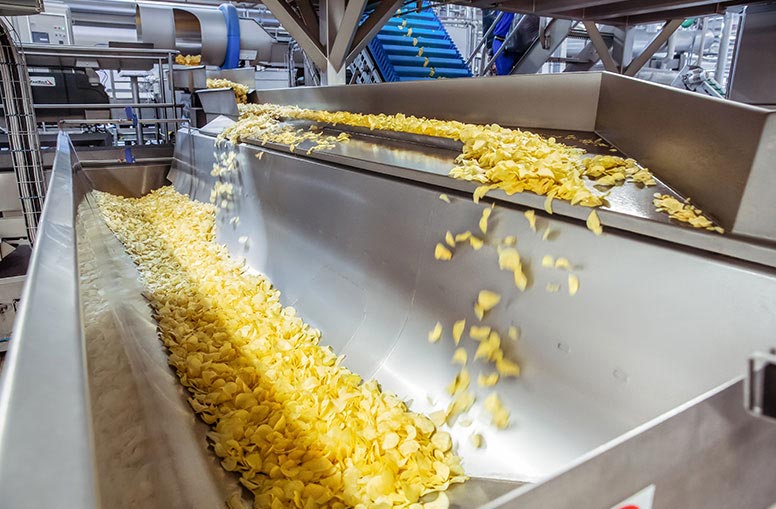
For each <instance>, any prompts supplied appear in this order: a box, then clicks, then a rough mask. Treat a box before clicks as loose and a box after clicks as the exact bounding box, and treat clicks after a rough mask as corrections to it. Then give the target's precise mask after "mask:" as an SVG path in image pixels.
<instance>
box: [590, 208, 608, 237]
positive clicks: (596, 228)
mask: <svg viewBox="0 0 776 509" xmlns="http://www.w3.org/2000/svg"><path fill="white" fill-rule="evenodd" d="M586 224H587V228H588V230H590V231H591V232H593V233H595V234H596V235H601V234H602V233H603V231H604V229H603V228H602V227H601V221H600V220H599V219H598V214H597V213H596V211H595V210H591V211H590V214H589V215H588V216H587V221H586Z"/></svg>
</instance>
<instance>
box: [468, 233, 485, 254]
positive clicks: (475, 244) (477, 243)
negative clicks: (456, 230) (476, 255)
mask: <svg viewBox="0 0 776 509" xmlns="http://www.w3.org/2000/svg"><path fill="white" fill-rule="evenodd" d="M469 244H471V246H472V248H473V249H474V250H475V251H479V250H480V249H482V245H483V244H484V242H483V241H482V239H478V238H477V237H475V236H474V235H472V236H471V237H469Z"/></svg>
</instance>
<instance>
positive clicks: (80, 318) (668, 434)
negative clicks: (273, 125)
mask: <svg viewBox="0 0 776 509" xmlns="http://www.w3.org/2000/svg"><path fill="white" fill-rule="evenodd" d="M572 91H573V94H572V93H571V92H572ZM497 96H498V97H504V98H507V99H508V100H504V101H502V102H500V103H498V104H497V103H495V102H494V101H490V100H488V98H491V97H497ZM259 100H262V101H268V102H276V103H282V104H300V105H303V106H308V107H316V108H327V109H344V110H349V111H360V112H386V113H393V112H398V111H401V112H404V113H411V114H416V115H428V116H432V115H433V116H435V117H444V118H455V119H458V120H463V121H469V122H499V123H502V124H504V125H513V126H521V127H526V128H533V129H550V130H563V131H569V130H570V131H575V132H581V133H580V136H582V133H594V134H595V135H598V136H601V137H602V138H603V139H605V140H606V141H607V142H609V143H611V144H612V145H613V146H614V147H616V148H617V149H619V150H620V151H622V152H623V153H625V154H627V155H628V156H632V157H635V158H637V159H639V160H640V161H642V162H644V163H645V164H646V165H647V166H649V167H650V168H652V169H653V171H654V172H655V174H656V175H657V177H658V178H659V179H660V180H661V182H662V183H663V184H661V185H665V186H666V187H665V189H667V190H670V192H675V193H677V194H679V195H684V194H685V193H686V194H688V195H690V196H692V197H693V199H694V201H696V202H697V203H698V204H699V205H700V206H702V207H703V208H704V209H706V210H708V211H709V212H710V213H711V214H712V215H714V216H715V217H716V218H718V219H719V220H720V221H721V223H722V224H723V226H725V227H726V228H727V229H729V230H732V233H731V234H726V235H724V236H718V235H716V234H712V233H706V232H700V231H696V230H691V229H689V228H686V227H684V226H681V225H675V224H672V223H671V222H668V221H664V220H659V219H658V220H656V218H655V217H653V216H652V212H651V210H650V209H649V208H648V207H646V206H644V205H643V204H644V203H648V201H645V198H644V196H642V195H641V194H639V193H645V194H646V196H647V197H651V194H652V192H653V191H652V190H651V189H644V190H634V191H632V195H630V196H623V199H622V200H620V201H617V200H612V202H613V203H612V207H611V210H602V211H601V212H600V215H601V219H602V222H603V223H604V228H605V233H604V235H603V236H601V237H595V236H593V235H592V234H591V233H590V232H589V231H588V230H587V229H586V227H585V225H584V221H581V220H580V219H583V218H584V217H586V215H587V213H588V209H583V208H578V207H571V206H568V205H567V204H564V203H558V202H556V204H555V207H554V208H555V211H556V213H555V214H554V215H552V216H549V215H547V214H545V213H544V212H543V211H542V207H541V204H542V202H543V199H542V198H541V197H537V196H534V195H530V194H518V195H514V196H512V197H506V196H505V195H503V193H500V192H494V193H492V194H490V195H489V197H488V200H491V201H494V202H495V204H496V207H495V211H494V213H493V218H492V230H491V231H489V239H490V240H491V241H495V240H497V239H498V238H501V237H503V236H506V235H516V236H517V238H518V246H519V249H520V252H521V256H523V257H524V258H525V259H527V260H530V261H531V263H530V271H529V272H530V276H531V280H532V285H531V288H530V289H529V291H527V292H525V293H520V292H519V291H518V290H516V289H515V288H514V284H513V283H512V280H511V277H506V278H505V277H504V276H503V272H500V271H499V270H498V264H497V259H496V253H495V248H494V247H493V246H492V245H491V246H486V247H485V248H483V249H482V250H480V251H477V252H474V251H471V250H461V251H460V252H458V253H456V256H455V257H454V259H453V260H452V261H451V262H447V263H442V262H439V261H436V260H435V259H434V257H433V248H434V244H435V243H436V242H438V241H439V240H440V239H441V238H442V237H443V235H444V232H445V231H447V230H450V231H454V232H458V231H464V230H474V229H476V227H477V222H478V220H479V217H480V213H481V209H482V207H483V206H484V205H483V204H479V205H477V204H474V203H473V202H472V201H471V192H472V190H473V188H474V186H473V185H472V184H470V183H466V182H460V181H456V180H452V179H450V178H448V177H446V176H445V175H446V172H447V170H448V169H449V166H450V161H451V158H452V157H454V150H453V149H451V148H450V147H445V146H443V145H438V146H429V145H425V144H424V143H423V140H406V139H397V138H396V137H393V138H389V137H385V136H383V135H382V134H381V133H369V134H367V133H356V134H354V136H353V140H352V141H351V142H349V143H347V144H342V145H338V146H337V147H335V148H333V149H330V150H324V151H321V152H314V153H312V154H310V155H309V156H308V155H305V154H304V150H303V149H304V147H303V146H302V147H300V150H299V152H297V153H291V152H289V151H288V147H283V146H278V145H273V146H269V145H268V146H264V147H262V146H261V145H260V144H259V143H251V142H250V141H249V142H247V143H243V144H241V145H240V146H239V147H237V148H236V149H235V150H236V151H237V161H238V171H237V173H236V175H235V176H234V180H233V184H234V185H235V197H234V203H233V204H232V205H231V206H230V207H229V208H228V210H221V211H219V214H218V217H217V224H218V240H219V241H220V242H223V243H225V244H226V245H227V246H228V247H229V250H230V252H231V254H232V255H233V256H242V257H245V258H246V260H247V262H248V263H249V264H250V266H251V267H253V268H254V269H256V270H258V271H261V272H264V273H266V274H267V275H268V276H269V277H270V278H271V280H272V281H273V283H274V284H275V285H276V286H277V287H278V288H279V289H280V290H281V291H282V292H283V299H284V303H285V304H288V305H293V306H294V307H295V308H296V309H297V310H298V311H299V313H300V315H301V316H302V317H304V318H305V320H306V321H308V322H309V323H311V324H312V325H314V326H315V327H317V328H319V329H321V330H322V331H323V341H324V342H325V343H327V344H330V345H332V346H333V347H334V349H335V351H336V352H337V353H338V354H345V355H346V356H347V357H346V365H347V366H348V367H350V368H351V369H353V370H354V371H356V372H357V373H359V374H360V375H362V376H363V377H365V378H370V377H375V378H376V379H378V380H379V381H380V382H381V384H382V386H383V387H384V388H385V389H387V390H391V391H394V392H396V393H397V394H399V395H400V396H401V397H403V398H405V399H407V400H409V401H411V408H413V409H415V410H418V411H430V410H432V408H433V407H434V405H433V404H432V403H431V402H430V401H429V397H431V399H432V400H434V401H433V403H435V404H437V405H442V404H445V403H446V399H445V398H446V393H445V386H446V385H447V384H448V383H449V382H450V380H452V378H453V376H454V375H455V373H456V368H455V367H454V366H453V365H452V364H450V358H451V356H452V352H453V349H454V345H453V344H452V342H451V341H449V338H448V340H447V341H444V340H443V341H442V342H440V343H438V344H430V343H428V342H427V341H426V339H425V338H426V334H427V332H428V330H429V329H430V328H431V327H432V326H433V324H434V323H436V321H441V322H442V323H443V324H452V322H453V321H455V320H457V319H460V318H463V317H466V318H468V319H469V321H470V322H471V321H472V320H473V319H474V315H473V312H472V302H473V300H474V299H475V296H476V292H477V291H478V290H480V289H482V288H489V289H492V290H495V291H498V292H500V293H501V294H502V295H503V296H504V302H503V304H504V305H503V306H500V307H498V308H497V309H494V310H493V312H491V314H490V315H488V316H487V317H486V319H485V321H486V322H487V323H488V324H489V325H492V326H494V327H496V328H498V329H499V330H506V329H507V328H508V327H509V326H511V325H515V326H518V327H520V329H521V339H520V340H519V341H518V342H517V343H514V344H510V345H508V347H507V348H506V349H507V351H506V354H507V355H509V356H513V357H514V358H516V359H518V360H519V361H520V364H521V366H522V368H523V373H522V375H521V377H520V378H518V379H516V380H510V381H502V382H501V383H500V384H499V386H498V388H497V390H498V391H499V393H500V395H501V397H502V399H503V400H504V402H505V404H506V405H507V406H508V408H509V409H510V410H511V412H512V419H513V425H512V426H511V427H510V428H509V429H508V430H504V431H498V430H495V429H493V428H492V427H491V426H489V425H488V419H487V417H486V416H485V415H484V414H482V413H481V409H480V407H479V405H478V404H477V405H475V411H474V413H473V417H474V420H475V422H474V424H473V425H472V427H470V428H466V427H462V426H454V427H453V428H452V431H451V432H452V434H453V436H454V439H455V441H456V443H457V444H458V451H459V453H460V454H461V455H462V456H463V457H464V459H465V466H466V468H467V471H468V473H469V474H470V475H471V476H472V480H470V481H469V482H467V483H466V484H464V485H461V486H457V487H455V488H453V489H451V490H450V496H451V500H452V502H453V505H454V507H458V508H475V507H477V508H482V509H485V508H487V509H495V508H542V509H546V508H555V507H558V508H565V507H586V508H587V507H589V508H601V509H608V508H611V507H619V503H620V502H622V501H624V500H626V499H628V498H629V497H630V496H631V495H634V494H636V493H638V492H643V496H644V497H647V498H650V499H651V500H652V502H651V507H655V508H661V509H662V508H666V509H667V508H671V509H673V508H676V507H704V508H729V507H747V508H748V507H753V508H764V507H768V506H769V505H770V504H772V503H774V502H776V483H774V482H773V480H774V479H773V476H774V474H773V468H772V464H773V459H774V458H775V457H776V425H774V424H773V423H771V422H768V421H767V420H765V419H762V418H758V417H754V416H752V415H751V414H749V413H747V412H746V410H745V409H744V391H743V378H744V375H745V374H746V362H747V359H748V357H749V356H750V354H752V353H753V352H755V351H758V350H759V351H766V350H768V348H770V347H771V346H773V345H774V343H775V342H776V341H774V332H775V331H776V311H775V310H776V270H774V266H776V255H775V254H774V253H775V252H776V250H775V248H774V244H773V238H774V233H775V231H776V230H774V229H776V221H773V219H774V211H773V209H772V205H771V204H769V203H767V202H763V201H758V200H755V198H757V195H758V193H760V192H761V190H760V186H765V185H768V184H769V182H770V180H769V179H773V178H775V177H773V175H772V172H771V173H769V172H768V171H766V168H767V166H768V165H769V164H772V162H773V150H774V148H773V147H774V146H776V144H775V143H774V139H775V138H774V135H773V130H774V129H775V128H776V127H775V124H774V123H775V122H776V120H774V118H775V117H774V114H773V113H767V112H766V111H765V110H758V109H755V108H749V107H744V106H740V105H734V104H731V103H727V102H723V101H716V100H713V99H709V98H702V97H696V96H692V95H689V94H684V93H682V92H678V91H674V90H670V89H667V88H663V87H659V86H655V85H648V84H644V83H641V82H638V81H635V80H630V79H627V78H621V77H617V76H611V75H606V74H603V75H602V74H595V73H591V74H578V75H568V76H521V77H510V78H506V79H489V80H457V81H456V80H445V81H443V82H437V83H412V84H387V85H377V86H368V87H348V88H347V89H342V88H337V87H331V88H318V89H298V90H286V91H272V92H262V93H260V94H259ZM658 105H661V106H662V107H661V108H658V107H657V106H658ZM731 126H736V128H735V129H731V128H730V127H731ZM723 135H724V136H723ZM214 141H215V137H214V135H213V134H212V133H208V132H206V131H197V130H184V131H179V132H178V135H177V145H176V152H175V158H174V161H173V164H172V167H171V168H170V171H169V174H168V175H167V179H169V181H171V182H172V183H173V184H174V185H175V187H176V188H177V189H178V190H179V191H181V192H186V193H189V194H190V196H191V197H192V198H193V199H198V200H202V201H207V200H208V198H209V196H210V191H211V189H212V187H213V184H214V181H215V177H213V176H211V175H210V170H211V168H212V164H213V162H214V150H216V149H215V147H214ZM259 152H264V155H263V157H261V158H257V157H255V156H256V154H257V153H259ZM108 171H110V172H112V173H109V174H108V173H106V172H108ZM148 172H149V169H148V168H145V169H144V168H142V167H136V168H132V167H127V168H125V169H123V170H120V171H116V170H115V169H114V170H100V169H99V168H90V169H89V170H88V172H86V171H85V170H83V169H82V168H81V167H80V165H79V164H78V162H77V156H76V155H75V154H74V153H73V152H72V151H71V150H70V149H69V146H68V144H67V140H66V139H65V138H64V137H63V139H62V140H61V144H60V150H59V152H58V155H57V164H56V165H55V170H54V176H53V181H52V186H51V189H52V192H51V194H50V196H49V198H48V201H47V203H46V210H45V211H44V216H43V222H42V229H41V234H40V237H41V240H40V242H39V245H38V247H37V249H36V253H35V255H34V258H33V261H32V269H31V274H30V277H29V283H28V286H27V289H26V292H25V296H24V299H23V309H22V311H21V313H20V318H19V321H20V323H19V327H18V328H17V330H16V333H15V338H14V345H13V348H12V352H11V354H10V359H9V360H8V362H7V365H8V369H7V371H6V372H4V373H3V383H2V392H0V408H2V409H3V413H2V420H1V421H0V492H2V493H3V506H4V507H6V506H7V507H13V508H15V507H46V506H52V505H59V506H61V505H62V504H63V501H66V502H65V505H67V506H68V507H85V508H86V507H98V506H100V505H102V506H105V507H121V506H127V507H129V506H131V505H132V504H133V503H138V501H145V505H144V506H145V507H154V506H159V507H218V504H219V503H220V502H219V501H222V500H224V499H225V498H226V497H227V496H229V494H230V493H233V491H234V490H236V489H237V487H236V484H235V482H234V479H233V478H231V477H230V476H227V475H224V473H223V472H222V471H221V470H220V469H219V468H218V467H217V464H216V463H215V461H214V459H213V457H212V454H211V453H210V452H209V451H208V450H207V449H206V448H205V442H204V438H203V437H204V425H203V424H202V423H199V422H196V421H194V420H193V417H192V414H191V412H190V410H189V409H188V408H187V404H186V402H185V394H183V391H182V389H180V388H179V387H178V385H177V381H176V380H175V378H174V376H173V375H172V373H171V372H170V371H169V369H167V367H166V363H165V358H164V354H163V351H162V348H161V345H159V344H158V342H157V340H156V337H155V331H154V325H153V322H152V320H151V318H150V316H151V315H150V310H149V309H148V307H147V306H146V304H145V303H144V301H143V298H142V294H141V288H140V286H139V283H138V282H137V280H136V273H135V272H134V268H133V267H132V265H131V262H129V259H128V258H127V257H126V256H125V255H123V252H122V250H121V246H120V245H118V242H117V241H116V239H115V238H113V237H112V236H111V235H110V234H109V232H108V231H107V229H106V227H105V225H104V224H102V223H101V221H100V220H99V218H98V217H97V216H96V215H95V213H94V210H93V207H92V206H91V201H90V197H89V192H90V191H91V189H93V188H98V189H102V190H107V191H112V192H118V193H120V194H127V193H135V194H142V193H144V192H147V191H148V190H150V189H152V188H154V187H158V186H160V185H163V183H164V178H163V177H164V172H161V171H159V170H153V178H150V177H151V176H152V175H149V174H148ZM89 173H91V175H90V174H89ZM106 175H107V177H106ZM138 176H144V177H145V178H138ZM98 177H102V178H98ZM128 179H134V184H133V183H130V181H129V180H128ZM441 192H445V193H447V194H448V195H449V196H450V197H451V203H449V204H448V203H445V202H443V201H441V200H439V199H438V196H439V194H440V193H441ZM628 204H630V205H628ZM528 207H532V208H536V209H537V216H538V220H537V221H538V223H539V227H540V230H541V229H542V228H544V227H546V226H547V225H549V226H550V227H551V228H552V230H553V231H554V232H555V233H554V234H553V236H552V237H551V238H550V239H549V240H547V241H543V240H541V234H538V235H537V234H534V233H533V232H531V231H530V229H529V227H528V224H527V222H526V221H525V218H524V217H523V211H524V210H526V208H528ZM234 216H239V217H240V221H239V223H238V224H237V225H235V224H233V222H230V219H231V218H232V217H234ZM242 236H247V237H248V238H249V242H248V243H241V242H239V240H238V239H239V238H240V237H242ZM545 254H552V255H554V256H566V257H568V258H569V259H570V260H571V261H572V263H573V264H574V265H575V266H577V267H578V274H579V277H580V281H581V287H580V291H579V293H578V294H577V295H576V296H575V297H570V296H568V295H567V294H564V293H547V292H545V291H544V287H545V285H546V283H548V282H555V281H557V280H558V276H557V274H556V273H554V272H552V271H548V270H545V269H542V268H541V266H540V260H541V258H542V256H543V255H545ZM63 296H65V298H63ZM44 310H45V311H44ZM44 313H45V315H44ZM43 316H46V317H50V319H41V317H43ZM106 321H107V322H106ZM103 323H107V324H111V325H113V326H116V327H118V328H119V330H121V331H122V333H121V334H119V335H118V336H111V337H110V338H106V337H104V336H101V335H100V334H99V330H100V327H99V325H100V324H103ZM95 325H97V327H95ZM464 344H465V345H466V347H467V348H471V347H472V346H474V345H473V344H471V343H468V344H467V343H464ZM471 353H473V351H472V352H470V354H471ZM84 359H86V360H85V361H84ZM473 369H475V368H473ZM472 374H473V375H476V374H477V371H476V370H475V371H472ZM106 375H112V377H107V378H106ZM485 394H486V393H485V392H478V396H480V400H481V399H482V397H483V396H484V395H485ZM116 415H120V416H123V419H121V420H119V421H118V422H117V421H116V419H115V416H116ZM112 417H113V419H111V418H112ZM474 429H476V430H477V431H478V432H481V433H483V435H484V437H485V444H486V447H485V448H483V449H474V448H473V447H472V446H470V445H469V442H468V440H467V437H468V435H469V434H470V433H471V432H472V430H474ZM128 443H129V444H132V447H131V450H132V451H134V452H135V453H136V454H133V455H130V454H127V455H125V456H123V457H122V455H121V454H120V453H121V451H124V450H126V447H123V444H128ZM140 487H142V489H140ZM36 488H37V489H36ZM41 488H42V489H41ZM644 490H646V491H644ZM143 497H145V498H143ZM641 507H650V505H642V506H641Z"/></svg>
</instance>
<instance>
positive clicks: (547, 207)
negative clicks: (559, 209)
mask: <svg viewBox="0 0 776 509" xmlns="http://www.w3.org/2000/svg"><path fill="white" fill-rule="evenodd" d="M553 199H554V196H553V195H550V194H548V195H547V198H546V199H545V200H544V210H546V211H547V213H548V214H552V200H553Z"/></svg>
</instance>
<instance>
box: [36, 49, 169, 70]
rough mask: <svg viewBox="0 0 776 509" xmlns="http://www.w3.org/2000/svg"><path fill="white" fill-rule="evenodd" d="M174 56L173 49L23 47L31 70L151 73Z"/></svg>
mask: <svg viewBox="0 0 776 509" xmlns="http://www.w3.org/2000/svg"><path fill="white" fill-rule="evenodd" d="M171 53H172V54H177V53H178V51H177V50H175V49H166V48H164V49H145V48H110V47H98V46H59V45H58V46H54V45H51V44H25V45H24V54H25V57H26V58H27V64H28V65H30V66H34V67H93V68H97V69H114V70H138V71H147V70H150V69H151V68H152V67H153V65H154V63H155V62H156V61H158V60H159V59H160V58H167V56H168V55H169V54H171Z"/></svg>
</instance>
